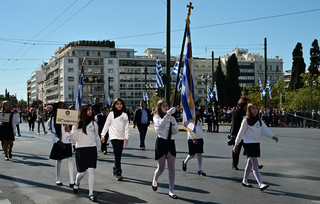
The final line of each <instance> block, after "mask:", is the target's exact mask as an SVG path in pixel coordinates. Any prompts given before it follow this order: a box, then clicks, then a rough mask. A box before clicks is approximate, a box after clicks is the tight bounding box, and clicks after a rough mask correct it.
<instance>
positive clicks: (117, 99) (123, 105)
mask: <svg viewBox="0 0 320 204" xmlns="http://www.w3.org/2000/svg"><path fill="white" fill-rule="evenodd" d="M118 101H120V102H121V103H122V109H121V112H125V113H126V111H127V109H126V104H125V102H124V101H123V100H122V99H121V98H116V99H114V101H113V102H112V104H111V108H110V111H115V110H117V108H116V104H117V102H118Z"/></svg>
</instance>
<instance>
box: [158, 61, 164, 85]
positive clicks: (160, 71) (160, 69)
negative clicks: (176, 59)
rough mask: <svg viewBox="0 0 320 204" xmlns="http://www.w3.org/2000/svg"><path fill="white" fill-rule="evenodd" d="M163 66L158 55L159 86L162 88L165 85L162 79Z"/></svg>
mask: <svg viewBox="0 0 320 204" xmlns="http://www.w3.org/2000/svg"><path fill="white" fill-rule="evenodd" d="M161 77H162V68H161V63H160V60H159V58H158V57H157V88H160V87H162V86H163V81H162V78H161Z"/></svg>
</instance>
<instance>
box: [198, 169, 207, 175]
mask: <svg viewBox="0 0 320 204" xmlns="http://www.w3.org/2000/svg"><path fill="white" fill-rule="evenodd" d="M197 173H198V175H200V176H206V175H207V174H206V173H204V172H203V171H202V170H201V171H198V172H197Z"/></svg>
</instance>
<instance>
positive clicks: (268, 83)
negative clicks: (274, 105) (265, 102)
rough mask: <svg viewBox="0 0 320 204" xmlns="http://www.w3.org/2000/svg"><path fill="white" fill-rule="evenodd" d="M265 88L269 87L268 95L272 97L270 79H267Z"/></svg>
mask: <svg viewBox="0 0 320 204" xmlns="http://www.w3.org/2000/svg"><path fill="white" fill-rule="evenodd" d="M266 89H269V97H270V99H272V96H271V86H270V81H269V79H268V81H267V86H266Z"/></svg>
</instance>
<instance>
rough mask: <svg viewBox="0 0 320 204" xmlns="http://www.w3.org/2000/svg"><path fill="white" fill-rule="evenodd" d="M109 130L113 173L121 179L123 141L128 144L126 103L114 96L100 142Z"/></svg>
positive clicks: (103, 140) (116, 177)
mask: <svg viewBox="0 0 320 204" xmlns="http://www.w3.org/2000/svg"><path fill="white" fill-rule="evenodd" d="M108 131H109V140H110V141H111V143H112V146H113V153H114V167H113V175H114V176H115V179H116V180H117V181H121V180H123V177H122V169H121V157H122V151H123V144H124V141H125V142H126V143H125V146H126V147H127V145H128V139H129V118H128V114H127V113H126V105H125V103H124V101H123V100H122V99H121V98H116V99H115V100H114V101H113V103H112V105H111V109H110V113H109V115H108V117H107V120H106V122H105V124H104V127H103V129H102V132H101V142H102V143H104V142H106V141H105V135H106V133H107V132H108Z"/></svg>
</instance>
